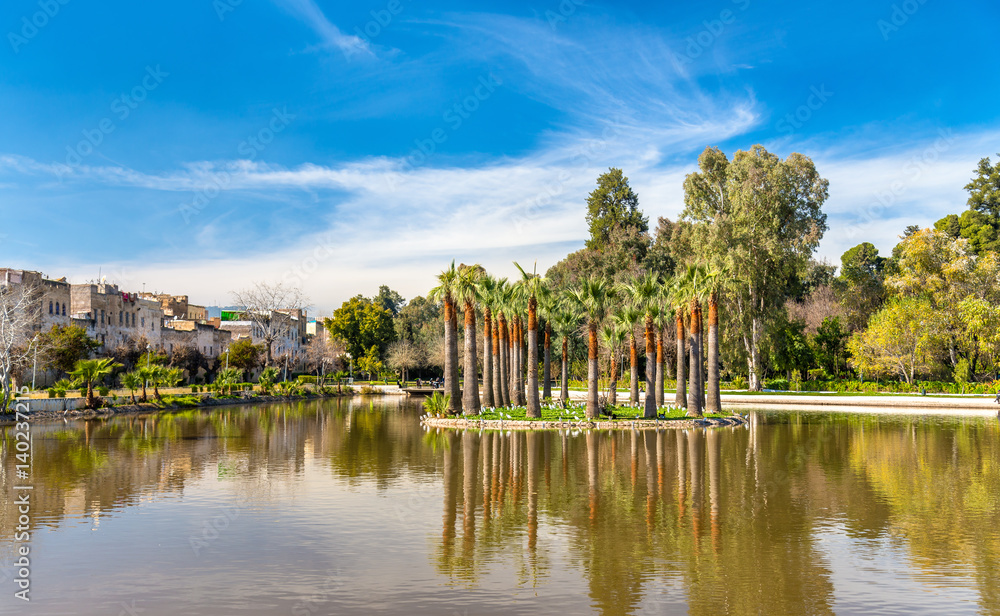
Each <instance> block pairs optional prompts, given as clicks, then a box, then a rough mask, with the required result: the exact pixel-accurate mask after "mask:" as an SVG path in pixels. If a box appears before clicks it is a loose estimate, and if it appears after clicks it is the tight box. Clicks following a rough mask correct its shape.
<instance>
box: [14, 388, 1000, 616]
mask: <svg viewBox="0 0 1000 616" xmlns="http://www.w3.org/2000/svg"><path fill="white" fill-rule="evenodd" d="M418 414H419V410H418V409H417V408H416V407H414V406H410V405H407V404H405V403H404V404H402V405H397V404H388V405H377V404H372V403H367V402H366V403H363V404H362V403H350V402H347V401H334V402H324V403H294V404H285V405H272V406H266V407H249V408H246V407H233V408H225V409H216V410H214V411H212V412H201V411H192V412H186V413H172V414H170V413H163V414H158V415H152V416H147V417H119V418H113V419H110V420H106V421H96V420H95V421H78V422H70V423H52V424H39V425H36V426H34V427H33V435H34V445H33V456H34V460H35V466H34V474H33V478H32V479H33V483H34V485H35V486H36V491H35V493H34V498H35V501H34V509H33V529H34V531H35V533H36V536H39V537H41V536H44V545H43V546H40V547H39V549H41V550H46V549H48V550H53V551H57V552H58V553H60V554H62V553H70V556H71V557H72V558H81V559H83V558H91V557H92V556H91V555H90V554H88V553H87V552H86V551H85V550H83V551H78V552H72V549H73V548H72V546H73V545H74V541H77V542H78V541H79V539H74V537H76V536H77V535H76V534H75V533H76V532H77V531H76V530H75V528H76V525H78V524H80V523H84V524H87V525H89V526H92V527H95V528H96V527H99V526H100V525H101V522H102V520H113V521H115V522H116V523H117V524H116V525H115V528H116V530H115V531H114V532H116V533H121V535H114V537H115V538H116V540H118V541H119V542H125V543H123V544H122V545H125V546H127V545H130V544H129V543H128V541H129V540H130V539H135V537H138V536H140V534H143V533H145V534H148V532H149V529H151V528H155V529H157V532H158V533H160V535H159V536H158V537H157V539H156V541H162V542H163V543H167V544H171V545H175V546H179V547H178V550H177V553H176V554H173V555H168V556H157V558H161V559H162V560H161V561H156V562H155V567H156V570H157V571H160V570H161V569H169V571H165V572H164V573H166V574H168V577H169V578H170V580H168V581H164V582H162V585H161V586H150V587H149V588H148V589H146V590H141V589H138V590H134V591H133V592H134V593H135V594H133V595H132V596H133V597H134V596H136V594H138V596H139V597H142V598H143V600H146V601H148V603H147V605H146V607H147V609H149V610H152V611H147V614H152V613H157V612H156V607H157V606H163V609H164V610H166V611H161V612H160V613H169V610H168V609H167V607H166V606H173V605H174V604H173V603H170V601H176V599H175V598H173V597H171V594H173V595H176V594H177V593H178V592H181V590H182V589H185V588H187V587H188V586H190V585H191V584H193V583H194V582H193V580H200V577H198V576H204V578H205V582H204V583H205V584H211V585H212V586H213V588H215V594H214V595H211V597H210V598H209V599H205V598H204V597H202V599H200V601H201V602H200V603H198V604H197V605H198V608H199V609H202V608H203V609H204V612H205V613H211V612H212V610H214V611H215V612H220V611H221V612H227V613H228V612H232V611H241V612H243V613H262V614H263V613H276V612H278V611H284V612H285V613H290V611H291V609H292V608H294V606H295V605H296V603H295V601H299V602H301V595H308V593H309V592H310V588H311V586H310V584H311V582H310V580H321V579H329V578H330V575H331V574H330V573H329V571H331V570H335V571H337V572H338V573H337V578H338V579H340V577H342V576H346V577H348V578H349V583H345V584H344V585H343V587H339V588H338V590H337V591H336V592H327V593H325V594H324V595H323V597H322V600H321V601H319V602H318V603H317V604H316V610H318V611H316V612H314V613H320V612H323V613H326V612H336V613H366V612H371V611H382V612H385V613H396V612H400V611H405V612H409V613H421V612H423V613H440V612H442V611H445V612H448V611H457V612H462V611H468V612H471V613H475V612H496V611H506V612H517V611H525V612H528V611H530V612H532V613H545V612H552V611H557V612H564V613H565V612H574V611H581V610H586V609H587V608H588V607H589V608H590V609H591V610H593V611H594V612H597V613H603V614H630V613H644V612H650V613H663V612H673V611H681V612H685V611H686V612H687V613H690V614H706V615H707V614H725V613H728V614H758V613H783V614H784V613H787V614H833V613H852V612H867V611H873V610H876V609H878V610H880V611H883V612H885V613H894V612H896V613H904V612H905V613H935V612H941V611H942V610H945V611H948V612H949V613H963V612H964V613H984V614H1000V591H998V590H997V585H996V584H995V583H994V580H995V579H996V578H997V575H998V574H1000V530H998V525H997V520H998V519H1000V515H998V514H1000V496H998V495H1000V438H998V434H1000V430H998V428H997V425H996V423H994V422H992V421H986V420H973V419H969V420H948V421H944V420H931V419H923V418H895V419H888V418H876V417H870V416H853V415H823V414H787V413H784V414H782V413H755V414H754V416H753V417H752V421H751V423H750V424H749V425H748V426H746V427H741V428H733V429H728V428H727V429H723V430H714V431H705V430H687V431H684V430H661V431H644V432H639V431H624V432H594V431H591V432H583V433H578V432H565V431H564V432H545V433H523V432H486V433H479V432H475V431H466V432H451V431H436V430H435V431H426V430H424V429H423V428H422V427H421V426H420V425H419V422H418V421H417V416H418ZM0 444H2V451H0V454H2V460H3V463H2V464H0V473H2V475H0V483H2V484H3V491H2V496H0V499H3V502H0V508H2V509H0V519H2V526H0V549H3V550H4V552H3V553H2V559H3V563H4V564H5V565H6V564H9V563H10V562H11V561H12V559H11V552H10V550H11V548H12V547H13V546H14V544H13V543H12V534H13V528H14V527H15V526H16V508H15V507H14V506H13V503H12V502H11V500H10V499H11V498H12V491H11V486H12V485H14V483H13V481H14V480H13V476H14V475H13V472H14V464H16V460H15V459H14V458H13V457H12V452H13V451H14V449H13V448H14V442H13V440H12V435H11V432H10V430H9V429H5V430H4V432H3V438H2V440H0ZM369 491H370V492H371V493H372V494H374V496H373V499H375V500H366V499H364V498H360V497H358V494H361V495H362V496H364V495H365V494H367V493H368V492H369ZM234 498H239V499H241V502H245V503H247V511H251V512H253V513H252V514H251V513H247V514H245V515H244V517H243V518H242V519H241V520H240V523H241V524H242V525H236V524H234V525H233V527H232V529H230V530H229V531H228V532H229V533H231V534H230V535H229V537H228V539H229V540H230V541H231V544H226V545H238V546H239V549H240V550H241V552H240V553H241V555H242V558H243V559H244V560H239V559H236V560H234V559H232V558H231V556H232V553H229V552H227V553H225V557H226V558H222V556H223V555H222V554H221V552H222V548H221V547H212V548H211V549H208V550H207V551H206V554H207V556H205V557H203V558H204V559H208V560H206V561H204V562H201V561H199V563H200V565H201V567H202V568H201V569H197V568H193V567H192V564H191V553H190V551H186V548H187V542H188V540H189V537H190V535H191V532H192V530H191V528H192V527H193V526H195V527H196V526H197V525H196V524H193V523H191V521H190V520H181V519H179V518H180V517H181V516H183V515H184V512H187V511H190V510H191V509H192V508H194V509H197V508H199V507H204V508H205V510H207V511H210V512H211V511H215V509H213V507H215V508H217V507H219V506H224V505H226V504H228V503H232V502H233V499H234ZM174 500H183V501H184V503H185V508H184V509H183V510H180V509H177V508H176V507H175V508H170V507H168V506H167V505H168V504H169V503H171V502H172V501H174ZM147 505H150V506H151V507H147ZM136 508H140V509H143V510H144V511H147V513H146V517H145V519H144V520H142V524H135V525H134V528H133V527H131V526H129V527H126V525H124V524H122V523H120V522H119V519H122V516H124V515H125V514H126V513H127V512H129V511H130V510H133V509H136ZM191 515H192V516H194V514H191ZM195 517H197V516H195ZM278 518H281V519H283V520H284V523H285V524H286V525H287V529H283V533H284V534H282V535H280V540H279V539H278V538H275V539H274V540H273V541H272V542H266V541H261V539H260V537H262V536H264V535H265V534H267V533H269V531H270V529H272V528H273V524H274V520H275V519H278ZM196 522H201V519H198V520H196ZM107 526H108V525H107V524H105V527H107ZM348 527H349V528H348ZM345 529H346V530H345ZM102 530H104V528H102ZM333 530H344V532H347V530H349V532H350V533H351V537H352V541H355V542H356V543H357V546H360V547H359V548H358V549H355V550H354V551H350V550H345V549H344V548H343V543H342V540H337V541H334V540H332V539H328V540H327V541H325V542H324V541H318V540H317V539H318V538H321V537H323V536H324V535H326V534H329V533H330V532H333ZM41 531H49V532H48V533H47V534H44V535H43V534H42V533H41ZM101 536H102V535H98V538H99V537H101ZM220 541H221V540H220ZM61 542H63V543H61ZM93 545H95V546H96V547H100V545H101V544H100V542H99V541H97V542H96V543H93ZM220 546H221V543H220ZM303 546H308V555H304V553H303V551H302V549H303ZM292 548H295V550H294V554H293V553H292V552H291V550H292ZM76 549H82V548H76ZM117 549H120V550H127V549H128V548H127V547H122V546H121V545H118V548H117ZM230 549H233V550H235V549H236V548H235V547H233V548H230ZM136 550H137V552H138V551H139V548H136ZM212 550H216V551H217V552H220V554H218V556H219V557H220V559H219V560H211V559H212V558H213V552H212ZM144 557H145V555H144V554H141V553H136V554H132V555H131V558H125V557H123V558H122V559H121V562H118V560H115V559H110V560H109V559H106V558H102V557H99V558H98V559H97V560H99V561H100V564H101V566H102V568H103V572H104V574H105V575H106V576H108V577H109V578H111V579H115V578H116V576H117V577H119V578H122V579H125V578H127V576H128V574H129V571H128V564H127V563H128V562H136V561H139V562H141V561H142V560H143V558H144ZM254 559H256V560H259V561H262V562H267V561H274V562H277V563H281V566H282V570H283V571H284V575H285V576H289V577H291V578H295V579H298V580H299V587H300V591H299V596H288V593H287V592H286V591H285V590H284V587H281V591H280V592H279V589H278V588H277V587H275V588H271V587H270V586H267V585H266V584H264V583H263V582H260V581H256V580H245V581H242V582H233V581H231V577H226V576H240V575H245V574H246V571H247V567H248V566H249V565H248V562H250V561H252V560H254ZM230 561H232V562H230ZM199 563H196V564H199ZM60 566H62V565H60ZM150 566H151V567H152V566H154V565H150ZM369 566H370V567H377V568H379V570H380V576H362V575H357V576H353V577H351V576H349V575H347V574H344V573H343V572H345V571H346V572H350V571H354V570H364V568H365V567H369ZM51 567H52V568H53V569H52V570H53V571H54V572H55V571H58V574H59V575H60V576H61V578H60V579H63V580H68V583H70V585H71V586H72V585H73V584H77V585H80V584H84V585H85V584H86V583H85V580H87V579H89V578H88V577H87V576H88V575H89V574H87V573H84V572H81V571H80V570H79V569H74V568H72V567H69V565H65V566H63V568H58V567H57V566H56V565H55V564H53V565H51ZM40 575H42V574H40ZM53 575H55V573H53ZM74 575H75V576H78V577H76V578H74V577H73V576H74ZM213 576H215V577H213ZM220 579H225V580H227V581H226V582H224V583H223V582H220ZM240 583H243V584H246V585H247V586H245V587H241V586H239V584H240ZM262 584H263V585H262ZM442 584H443V586H442ZM219 588H223V589H225V590H224V591H222V592H220V591H219V590H218V589H219ZM442 588H444V589H446V592H445V594H442V591H441V589H442ZM254 590H255V591H256V592H257V593H258V595H259V596H260V600H259V603H253V604H249V605H248V604H245V603H239V597H238V595H239V594H240V593H247V592H253V591H254ZM487 590H488V591H489V592H486V591H487ZM89 592H90V594H85V595H84V596H83V603H84V604H86V603H87V601H88V600H96V599H95V597H99V596H100V594H99V593H97V594H94V593H95V591H93V590H91V591H89ZM92 595H93V596H92ZM50 596H51V592H50ZM374 596H380V597H391V600H390V599H387V598H386V599H384V603H382V604H379V606H373V604H372V603H371V601H372V598H373V597H374ZM512 597H516V598H517V601H516V603H511V602H510V600H511V598H512ZM58 598H59V601H61V602H56V601H55V599H51V600H52V601H53V603H50V604H48V605H46V604H45V603H44V601H43V602H42V603H41V605H42V607H43V608H60V609H68V608H67V606H69V607H72V606H79V605H80V604H81V603H80V599H81V598H80V597H74V596H72V595H71V594H62V595H58ZM88 598H89V599H88ZM966 600H967V601H968V602H967V603H961V602H960V601H966ZM5 601H6V599H5V600H4V602H0V611H4V612H5V611H6V610H8V609H11V608H10V606H9V605H8V604H6V603H5ZM108 601H110V599H109V600H108ZM157 601H162V603H157ZM581 602H582V603H581ZM110 605H114V603H113V601H112V602H111V603H110ZM104 607H106V606H104ZM236 607H239V609H238V610H237V609H236ZM39 609H40V610H41V611H39V613H46V609H42V608H39ZM171 609H173V608H171ZM47 611H48V612H49V613H51V612H53V611H57V610H56V609H48V610H47ZM78 611H79V610H78ZM99 611H101V610H96V609H95V611H94V612H81V613H97V612H99ZM103 611H104V612H107V611H108V610H107V609H104V610H103ZM187 612H189V613H200V612H198V611H197V610H196V609H190V610H187Z"/></svg>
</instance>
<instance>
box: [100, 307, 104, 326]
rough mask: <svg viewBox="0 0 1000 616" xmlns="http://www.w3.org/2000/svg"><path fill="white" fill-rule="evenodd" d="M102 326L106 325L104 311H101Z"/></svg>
mask: <svg viewBox="0 0 1000 616" xmlns="http://www.w3.org/2000/svg"><path fill="white" fill-rule="evenodd" d="M101 325H104V311H103V310H102V311H101Z"/></svg>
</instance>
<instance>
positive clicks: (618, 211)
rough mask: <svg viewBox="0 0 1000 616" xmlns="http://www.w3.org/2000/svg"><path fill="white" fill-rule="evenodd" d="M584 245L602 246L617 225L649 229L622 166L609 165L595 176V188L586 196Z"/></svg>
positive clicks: (607, 244)
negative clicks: (588, 230)
mask: <svg viewBox="0 0 1000 616" xmlns="http://www.w3.org/2000/svg"><path fill="white" fill-rule="evenodd" d="M587 224H588V225H589V227H590V239H589V240H587V248H590V249H591V250H599V251H603V250H605V249H606V248H607V247H608V246H609V245H610V244H611V239H612V233H613V231H614V230H616V229H633V230H635V231H638V232H639V233H645V232H646V231H648V230H649V221H648V219H647V218H646V217H645V216H643V214H642V212H641V211H640V210H639V197H638V195H636V194H635V191H633V190H632V187H631V186H629V183H628V178H627V177H625V174H624V173H622V170H621V169H617V168H615V167H612V168H610V169H608V172H607V173H603V174H601V175H600V176H599V177H598V178H597V188H595V189H594V190H593V191H592V192H591V193H590V195H589V196H588V197H587Z"/></svg>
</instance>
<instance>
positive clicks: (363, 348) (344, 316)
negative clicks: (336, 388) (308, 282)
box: [324, 295, 396, 359]
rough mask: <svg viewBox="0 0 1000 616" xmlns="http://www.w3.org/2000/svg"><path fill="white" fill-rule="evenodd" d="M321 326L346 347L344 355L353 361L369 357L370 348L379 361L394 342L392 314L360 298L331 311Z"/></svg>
mask: <svg viewBox="0 0 1000 616" xmlns="http://www.w3.org/2000/svg"><path fill="white" fill-rule="evenodd" d="M324 325H325V326H326V328H327V331H328V332H330V335H331V336H332V337H334V338H336V339H338V340H341V341H343V342H344V344H345V345H347V352H348V353H350V354H351V356H352V357H354V358H355V359H359V358H361V357H363V356H365V355H366V354H368V355H370V354H371V350H372V348H373V347H374V348H375V350H376V355H377V356H378V357H381V356H382V355H383V354H384V353H385V350H386V348H387V347H388V346H389V344H390V343H392V342H393V341H395V340H396V330H395V328H394V326H393V320H392V313H391V312H390V311H388V310H386V309H385V308H383V307H382V305H380V304H378V303H376V302H374V301H373V300H371V299H368V298H366V297H363V296H361V295H357V296H355V297H352V298H351V299H349V300H347V301H346V302H344V303H343V304H342V305H341V307H340V308H337V309H336V310H334V312H333V317H332V318H330V319H326V321H325V323H324Z"/></svg>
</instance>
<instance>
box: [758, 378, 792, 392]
mask: <svg viewBox="0 0 1000 616" xmlns="http://www.w3.org/2000/svg"><path fill="white" fill-rule="evenodd" d="M764 389H773V390H775V391H788V379H768V380H766V381H764Z"/></svg>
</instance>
